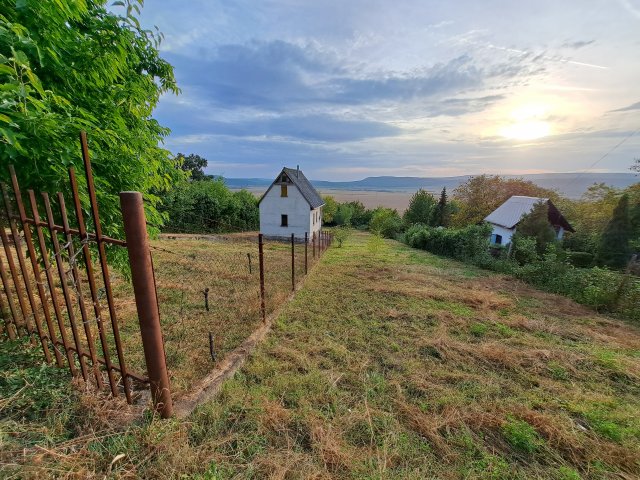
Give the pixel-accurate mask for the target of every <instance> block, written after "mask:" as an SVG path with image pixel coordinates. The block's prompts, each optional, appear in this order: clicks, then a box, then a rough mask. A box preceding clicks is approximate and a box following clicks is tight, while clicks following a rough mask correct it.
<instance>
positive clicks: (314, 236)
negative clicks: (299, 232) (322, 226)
mask: <svg viewBox="0 0 640 480" xmlns="http://www.w3.org/2000/svg"><path fill="white" fill-rule="evenodd" d="M311 243H312V246H311V250H313V258H314V259H315V258H316V232H313V233H312V234H311Z"/></svg>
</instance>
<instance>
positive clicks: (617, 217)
mask: <svg viewBox="0 0 640 480" xmlns="http://www.w3.org/2000/svg"><path fill="white" fill-rule="evenodd" d="M631 231H632V228H631V220H630V218H629V195H626V194H625V195H622V197H620V200H619V202H618V204H617V205H616V208H615V209H614V210H613V215H612V217H611V220H610V221H609V223H608V224H607V226H606V228H605V229H604V232H602V236H601V237H600V245H599V247H598V257H597V260H598V262H599V263H600V264H601V265H605V266H608V267H613V268H622V267H624V266H625V265H626V263H627V261H628V260H629V240H630V239H631Z"/></svg>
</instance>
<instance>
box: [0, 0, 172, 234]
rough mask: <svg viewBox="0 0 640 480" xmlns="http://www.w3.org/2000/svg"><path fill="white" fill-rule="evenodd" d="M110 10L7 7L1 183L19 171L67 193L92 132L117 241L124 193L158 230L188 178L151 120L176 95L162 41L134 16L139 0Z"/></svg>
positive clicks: (81, 1)
mask: <svg viewBox="0 0 640 480" xmlns="http://www.w3.org/2000/svg"><path fill="white" fill-rule="evenodd" d="M106 4H107V2H106V1H101V0H65V1H64V2H59V1H55V2H54V1H46V0H20V1H15V0H0V87H1V88H0V144H1V145H2V148H1V149H0V177H4V179H5V180H6V178H7V168H6V166H7V165H8V164H14V165H15V167H16V170H17V174H18V177H19V179H20V180H21V181H22V183H23V185H24V186H28V187H30V188H34V189H36V190H40V191H48V192H55V191H63V192H64V191H68V190H67V185H68V180H67V168H68V167H70V166H73V165H75V166H76V167H77V168H78V169H79V170H80V171H81V169H82V161H81V155H80V147H79V144H78V133H79V131H80V130H86V131H87V132H88V137H89V148H90V150H91V155H92V162H93V167H94V174H95V181H96V186H97V194H98V197H99V198H98V200H99V203H100V210H101V212H100V213H101V217H102V218H103V220H104V224H103V227H104V229H105V233H107V234H111V235H120V234H121V218H120V212H119V200H118V196H117V194H118V192H120V191H123V190H139V191H142V192H144V193H145V199H146V201H147V202H146V206H147V215H148V219H149V221H150V223H152V224H156V225H157V224H160V223H161V221H162V218H161V216H160V215H159V214H158V212H157V209H156V205H157V204H158V201H159V198H158V196H157V193H158V192H162V191H164V190H166V189H167V188H169V187H170V186H171V185H172V183H173V182H174V181H176V179H177V178H179V177H181V176H182V172H180V171H179V170H176V169H175V168H173V167H174V161H173V159H172V156H171V154H170V152H169V151H167V150H165V149H163V148H161V147H160V146H159V145H160V144H161V143H162V139H163V137H165V136H166V135H167V134H168V130H167V129H166V128H164V127H162V126H161V125H160V124H159V123H158V122H157V121H156V120H154V119H153V118H152V111H153V109H154V107H155V106H156V104H157V102H158V100H159V98H160V96H161V95H162V94H163V93H165V92H174V93H177V92H178V89H177V86H176V82H175V79H174V75H173V68H172V67H171V65H170V64H169V63H167V62H166V61H164V60H163V59H162V58H160V55H159V52H158V45H159V42H160V39H161V34H159V33H157V32H152V31H149V30H145V29H143V28H142V27H141V26H140V23H139V21H138V19H137V17H136V15H137V14H139V12H140V6H141V5H142V0H129V2H128V3H127V4H126V5H125V4H124V2H114V5H120V7H118V9H119V10H120V11H122V13H121V14H119V13H115V12H114V11H113V10H107V8H106ZM80 177H81V176H80ZM79 180H80V181H81V182H82V181H83V180H82V178H79ZM84 200H85V201H86V199H84Z"/></svg>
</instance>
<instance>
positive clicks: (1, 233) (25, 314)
mask: <svg viewBox="0 0 640 480" xmlns="http://www.w3.org/2000/svg"><path fill="white" fill-rule="evenodd" d="M0 188H2V196H3V198H4V199H5V213H6V212H8V210H7V209H6V206H7V203H6V201H7V199H8V195H7V192H6V188H5V186H4V184H2V185H0ZM7 218H8V217H7ZM8 222H9V224H11V220H8ZM9 226H10V225H9ZM12 232H13V231H12ZM0 238H1V239H2V245H3V247H4V253H5V254H6V256H7V264H8V265H9V271H10V273H11V278H12V280H13V286H14V288H15V291H16V296H17V297H18V304H19V306H20V311H21V312H22V319H23V320H24V323H25V326H26V328H27V332H29V335H31V334H32V333H33V328H32V326H31V322H29V310H28V308H27V304H26V301H25V296H24V291H23V290H22V286H21V285H20V279H19V278H18V272H17V270H16V265H15V262H14V261H13V253H11V245H10V242H9V239H8V238H7V233H6V232H5V229H4V225H3V226H0ZM19 260H20V258H18V261H19ZM7 280H8V279H7ZM5 292H6V293H7V296H10V289H9V283H8V282H7V283H5ZM16 313H17V312H16ZM31 338H32V339H33V337H31ZM44 346H46V344H44V345H43V348H44ZM47 350H48V347H47ZM45 356H46V355H45ZM47 358H49V359H50V358H51V357H50V356H49V357H47Z"/></svg>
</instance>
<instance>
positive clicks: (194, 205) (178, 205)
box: [162, 178, 259, 233]
mask: <svg viewBox="0 0 640 480" xmlns="http://www.w3.org/2000/svg"><path fill="white" fill-rule="evenodd" d="M163 203H164V204H163V207H162V210H163V212H164V213H165V214H166V216H167V221H166V224H165V226H164V228H163V230H164V231H167V232H174V233H218V232H237V231H246V230H255V229H257V228H258V225H259V211H258V200H257V198H256V197H255V196H254V195H253V194H251V193H250V192H248V191H246V190H240V191H239V192H232V191H231V190H229V189H228V188H227V186H226V185H225V184H224V182H223V180H222V179H220V178H217V179H213V180H210V181H195V182H186V181H184V180H183V181H182V182H181V184H180V186H179V187H177V188H174V189H173V190H171V192H170V193H169V194H168V195H167V196H166V197H165V199H164V202H163Z"/></svg>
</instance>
